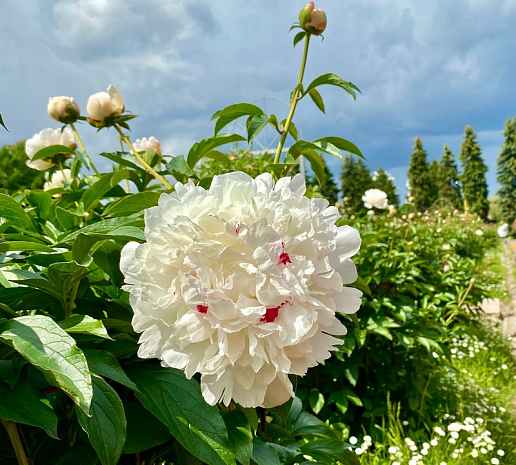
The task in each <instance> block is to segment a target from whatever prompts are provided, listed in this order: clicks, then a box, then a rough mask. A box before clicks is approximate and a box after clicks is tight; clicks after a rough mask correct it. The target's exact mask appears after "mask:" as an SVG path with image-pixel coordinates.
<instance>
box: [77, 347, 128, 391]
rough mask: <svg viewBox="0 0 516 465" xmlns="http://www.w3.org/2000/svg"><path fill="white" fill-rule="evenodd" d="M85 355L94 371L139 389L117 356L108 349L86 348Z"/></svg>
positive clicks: (91, 369)
mask: <svg viewBox="0 0 516 465" xmlns="http://www.w3.org/2000/svg"><path fill="white" fill-rule="evenodd" d="M84 355H85V356H86V360H87V361H88V367H89V368H90V371H91V372H92V373H95V374H96V375H101V376H103V377H104V378H109V379H112V380H113V381H116V382H117V383H120V384H122V385H123V386H127V387H128V388H129V389H132V390H133V391H137V390H138V387H137V386H136V384H134V383H133V382H132V381H131V380H130V379H129V378H128V377H127V375H126V374H125V372H124V370H122V367H121V366H120V364H119V363H118V360H117V358H116V357H115V356H114V355H113V354H112V353H111V352H108V351H107V350H94V349H84Z"/></svg>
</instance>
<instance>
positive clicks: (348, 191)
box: [340, 155, 373, 213]
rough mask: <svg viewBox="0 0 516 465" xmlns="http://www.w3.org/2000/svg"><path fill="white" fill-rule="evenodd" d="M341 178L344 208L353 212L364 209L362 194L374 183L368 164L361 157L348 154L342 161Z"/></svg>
mask: <svg viewBox="0 0 516 465" xmlns="http://www.w3.org/2000/svg"><path fill="white" fill-rule="evenodd" d="M340 180H341V186H342V187H341V191H342V198H343V201H344V208H346V209H349V211H350V212H351V213H357V212H360V211H362V210H364V209H365V207H364V203H363V202H362V196H363V195H364V192H365V191H366V190H367V189H370V188H371V187H372V183H373V180H372V178H371V173H370V171H369V168H368V167H367V165H366V164H365V163H364V162H363V161H362V159H361V158H356V157H352V156H351V155H346V156H345V157H344V162H343V163H342V169H341V173H340Z"/></svg>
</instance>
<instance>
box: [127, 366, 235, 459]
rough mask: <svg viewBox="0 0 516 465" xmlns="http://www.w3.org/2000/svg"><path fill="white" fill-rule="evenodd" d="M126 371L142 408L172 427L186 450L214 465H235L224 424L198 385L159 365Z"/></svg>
mask: <svg viewBox="0 0 516 465" xmlns="http://www.w3.org/2000/svg"><path fill="white" fill-rule="evenodd" d="M126 370H127V373H128V375H129V377H130V378H131V379H132V380H133V381H134V382H135V383H136V385H137V386H138V389H139V390H140V393H136V396H137V397H138V398H139V399H140V401H141V402H142V404H143V406H144V407H145V408H147V409H148V410H149V411H150V412H152V413H153V414H154V415H155V416H156V417H157V418H159V419H160V420H161V421H162V422H163V423H165V424H166V425H167V426H168V427H169V429H170V432H171V433H172V435H173V436H174V437H175V438H176V439H177V440H178V441H179V442H180V443H181V445H182V446H183V447H184V448H185V449H187V450H188V451H189V452H191V453H192V454H193V455H195V456H196V457H198V458H200V459H201V460H203V461H204V462H207V463H209V464H212V465H218V464H221V465H222V464H225V465H229V464H235V463H236V460H235V455H234V454H233V452H231V450H230V449H228V447H227V444H228V436H227V430H226V426H225V424H224V420H223V419H222V417H221V415H220V412H219V411H218V409H217V408H216V407H212V406H210V405H208V404H207V403H206V402H205V401H204V399H203V397H202V395H201V390H200V387H199V384H198V383H197V381H195V380H193V379H190V380H188V379H186V378H185V375H184V373H183V372H181V371H179V370H175V369H172V368H163V367H161V366H160V365H159V364H157V363H145V364H143V363H139V364H133V365H131V366H127V368H126Z"/></svg>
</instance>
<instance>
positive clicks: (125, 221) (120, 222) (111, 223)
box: [60, 215, 144, 244]
mask: <svg viewBox="0 0 516 465" xmlns="http://www.w3.org/2000/svg"><path fill="white" fill-rule="evenodd" d="M120 226H142V228H143V226H144V224H143V220H142V219H141V218H140V217H139V215H138V216H136V215H134V216H127V217H124V218H109V219H107V220H104V221H98V222H97V223H92V224H89V225H88V226H85V227H84V228H81V229H80V230H78V231H74V232H73V233H70V234H68V235H67V236H65V237H62V238H60V244H61V243H72V242H73V241H74V240H75V239H76V238H77V236H79V234H89V233H96V232H99V233H103V234H105V233H107V232H109V231H113V230H114V229H116V228H119V227H120Z"/></svg>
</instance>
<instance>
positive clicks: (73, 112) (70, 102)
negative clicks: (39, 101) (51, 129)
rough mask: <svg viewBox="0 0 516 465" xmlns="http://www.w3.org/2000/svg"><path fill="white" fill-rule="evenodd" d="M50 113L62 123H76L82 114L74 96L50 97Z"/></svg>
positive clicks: (48, 109)
mask: <svg viewBox="0 0 516 465" xmlns="http://www.w3.org/2000/svg"><path fill="white" fill-rule="evenodd" d="M47 111H48V115H49V116H50V117H51V118H52V119H55V120H56V121H59V122H61V123H66V124H69V123H74V122H75V121H77V118H78V117H79V116H80V115H81V110H80V108H79V105H78V104H77V102H76V101H75V99H74V98H73V97H65V96H60V97H50V99H49V100H48V106H47Z"/></svg>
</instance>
